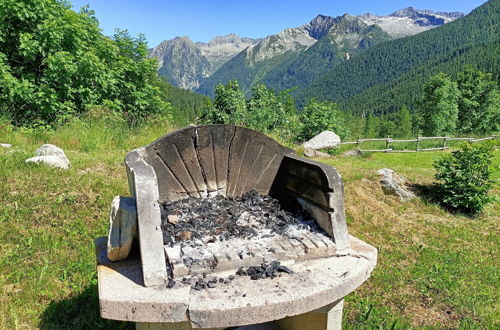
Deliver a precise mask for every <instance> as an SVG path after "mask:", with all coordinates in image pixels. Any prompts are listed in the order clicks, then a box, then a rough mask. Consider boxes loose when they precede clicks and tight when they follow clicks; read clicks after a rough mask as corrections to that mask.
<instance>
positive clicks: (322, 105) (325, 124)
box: [299, 99, 349, 140]
mask: <svg viewBox="0 0 500 330" xmlns="http://www.w3.org/2000/svg"><path fill="white" fill-rule="evenodd" d="M300 121H301V123H302V130H301V132H300V136H299V139H301V140H309V139H310V138H312V137H314V136H316V135H317V134H319V133H321V132H323V131H326V130H328V131H333V132H335V133H336V134H337V135H338V136H340V138H342V139H344V138H345V137H346V136H348V135H349V131H348V129H347V125H346V123H345V122H344V117H343V115H342V113H341V112H340V111H339V109H338V107H337V104H335V103H332V102H319V101H316V100H314V99H311V100H309V102H308V103H307V105H306V106H305V107H304V110H303V111H302V113H301V114H300Z"/></svg>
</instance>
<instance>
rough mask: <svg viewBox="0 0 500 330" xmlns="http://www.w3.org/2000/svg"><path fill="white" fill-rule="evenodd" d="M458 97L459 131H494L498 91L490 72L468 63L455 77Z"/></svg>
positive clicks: (499, 102)
mask: <svg viewBox="0 0 500 330" xmlns="http://www.w3.org/2000/svg"><path fill="white" fill-rule="evenodd" d="M457 83H458V90H459V91H460V98H459V101H458V123H459V126H458V127H459V130H460V132H461V133H464V134H470V133H487V132H496V131H498V129H499V125H500V123H499V121H500V93H499V90H498V84H497V83H496V82H495V81H494V80H493V78H492V76H491V74H487V73H484V72H481V71H479V70H476V69H474V68H473V67H472V66H470V65H468V66H466V68H465V71H463V72H460V73H459V74H458V77H457Z"/></svg>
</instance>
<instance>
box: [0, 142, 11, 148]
mask: <svg viewBox="0 0 500 330" xmlns="http://www.w3.org/2000/svg"><path fill="white" fill-rule="evenodd" d="M0 147H1V148H11V147H12V144H9V143H0Z"/></svg>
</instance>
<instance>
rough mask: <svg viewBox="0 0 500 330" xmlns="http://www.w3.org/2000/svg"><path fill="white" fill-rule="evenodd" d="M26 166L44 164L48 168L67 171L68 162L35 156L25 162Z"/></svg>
mask: <svg viewBox="0 0 500 330" xmlns="http://www.w3.org/2000/svg"><path fill="white" fill-rule="evenodd" d="M25 162H26V164H44V165H47V166H50V167H55V168H60V169H63V170H67V169H69V161H68V160H67V159H63V158H60V157H58V156H35V157H31V158H28V159H26V160H25Z"/></svg>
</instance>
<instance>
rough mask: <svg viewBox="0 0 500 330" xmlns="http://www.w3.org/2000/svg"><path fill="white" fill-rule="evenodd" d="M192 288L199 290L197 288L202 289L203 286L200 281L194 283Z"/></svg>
mask: <svg viewBox="0 0 500 330" xmlns="http://www.w3.org/2000/svg"><path fill="white" fill-rule="evenodd" d="M194 289H195V290H198V291H199V290H201V289H203V286H201V284H200V283H196V285H195V286H194Z"/></svg>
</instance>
